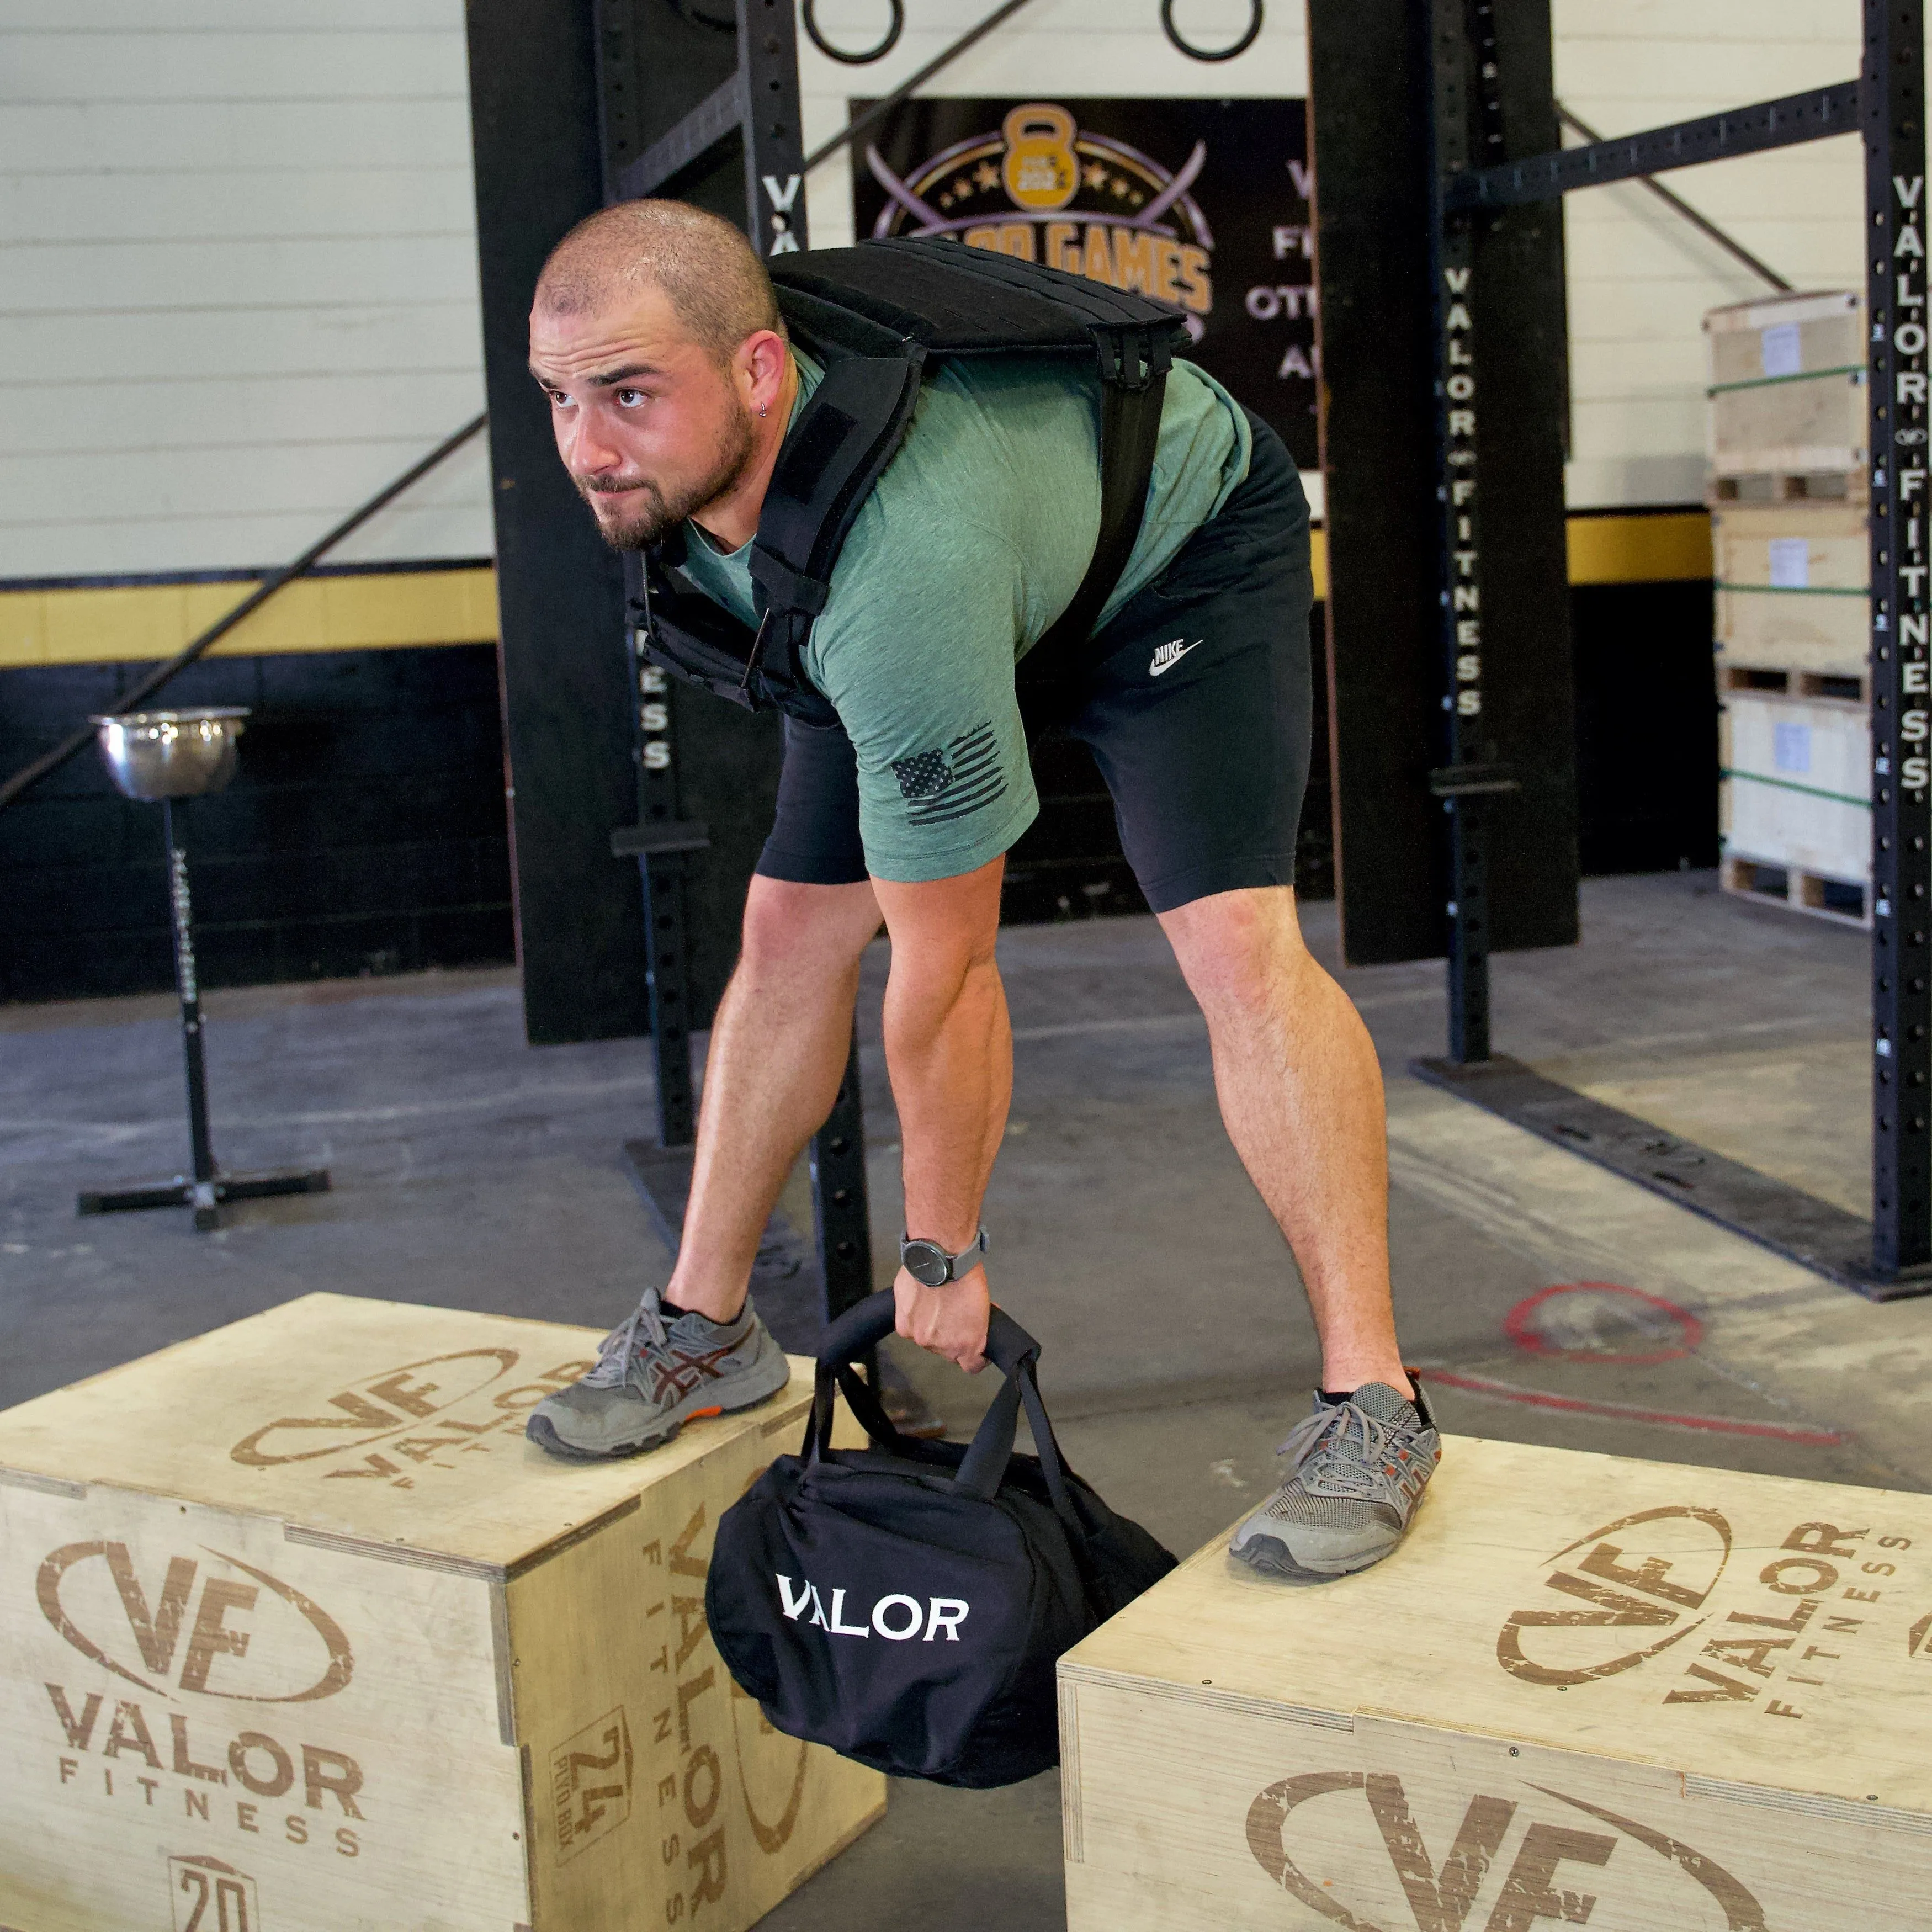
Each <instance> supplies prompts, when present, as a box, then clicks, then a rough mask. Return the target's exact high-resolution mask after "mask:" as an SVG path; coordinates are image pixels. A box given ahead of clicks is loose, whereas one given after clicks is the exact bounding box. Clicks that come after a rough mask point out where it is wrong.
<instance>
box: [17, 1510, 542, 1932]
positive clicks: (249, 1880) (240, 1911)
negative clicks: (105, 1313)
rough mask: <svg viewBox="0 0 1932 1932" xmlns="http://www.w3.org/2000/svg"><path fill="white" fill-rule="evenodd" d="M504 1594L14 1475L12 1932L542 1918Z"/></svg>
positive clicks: (462, 1927) (277, 1531) (461, 1930)
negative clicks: (500, 1619)
mask: <svg viewBox="0 0 1932 1932" xmlns="http://www.w3.org/2000/svg"><path fill="white" fill-rule="evenodd" d="M496 1587H497V1586H492V1585H490V1583H487V1582H486V1581H484V1580H482V1579H481V1578H478V1577H474V1576H471V1575H466V1574H452V1573H451V1572H450V1571H447V1570H441V1569H435V1568H428V1567H425V1566H424V1565H421V1564H417V1563H409V1562H374V1561H372V1560H371V1559H368V1557H366V1556H345V1555H344V1554H343V1553H340V1552H338V1551H335V1550H324V1549H317V1548H315V1547H305V1546H303V1545H302V1544H300V1543H298V1542H296V1541H292V1540H291V1539H290V1538H289V1537H288V1536H287V1535H286V1534H285V1533H284V1526H283V1525H281V1524H280V1523H275V1522H273V1521H272V1520H269V1519H267V1518H265V1517H260V1516H258V1515H254V1514H241V1513H236V1512H231V1511H225V1510H220V1509H217V1508H208V1507H207V1506H205V1505H200V1504H184V1503H175V1502H161V1501H160V1500H157V1499H154V1498H151V1497H148V1496H140V1495H138V1494H135V1493H131V1492H129V1491H126V1490H109V1489H95V1490H91V1491H89V1492H88V1493H85V1494H83V1495H73V1494H62V1493H56V1492H55V1491H52V1490H33V1489H28V1488H25V1487H21V1486H20V1484H19V1482H18V1481H6V1480H0V1924H5V1925H7V1926H17V1927H19V1928H20V1932H139V1928H143V1927H156V1928H166V1927H170V1926H172V1927H175V1928H177V1932H180V1928H184V1927H187V1925H188V1924H190V1921H192V1922H193V1923H194V1924H196V1927H197V1928H198V1932H220V1928H223V1927H226V1932H244V1927H246V1932H279V1928H290V1932H293V1928H296V1927H303V1926H309V1927H322V1926H327V1927H329V1928H330V1932H380V1928H385V1927H395V1926H401V1925H407V1926H409V1927H411V1928H412V1932H469V1928H472V1927H484V1926H487V1927H493V1928H496V1932H509V1928H510V1927H511V1925H512V1924H514V1922H516V1921H520V1920H527V1919H528V1918H529V1912H528V1909H527V1903H526V1900H527V1891H526V1885H525V1879H524V1871H525V1860H524V1848H523V1817H522V1803H521V1799H520V1771H519V1765H518V1758H517V1751H516V1749H515V1743H514V1739H513V1738H512V1737H511V1736H507V1735H506V1734H505V1730H506V1725H505V1720H506V1718H507V1715H508V1713H507V1711H506V1709H505V1701H504V1700H503V1698H502V1696H501V1695H500V1694H499V1673H498V1669H497V1657H496V1649H497V1645H496V1634H495V1630H494V1626H493V1619H492V1613H491V1598H492V1596H493V1595H495V1594H496ZM197 1904H200V1905H202V1906H205V1909H204V1910H203V1911H202V1916H201V1917H200V1918H199V1919H198V1920H196V1919H193V1912H194V1909H195V1908H196V1906H197Z"/></svg>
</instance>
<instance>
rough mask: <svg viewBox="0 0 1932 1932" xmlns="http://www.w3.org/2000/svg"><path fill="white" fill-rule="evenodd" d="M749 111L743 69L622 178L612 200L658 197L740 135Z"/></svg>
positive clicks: (628, 167) (642, 157)
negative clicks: (728, 139) (726, 141)
mask: <svg viewBox="0 0 1932 1932" xmlns="http://www.w3.org/2000/svg"><path fill="white" fill-rule="evenodd" d="M745 111H746V104H745V71H744V69H743V68H739V70H738V71H737V72H736V74H733V76H732V77H731V78H730V80H727V81H726V82H725V83H724V85H723V86H721V87H717V88H714V89H712V92H710V93H709V94H707V95H706V96H705V97H704V98H703V100H702V101H700V102H699V103H698V104H697V106H696V107H694V108H693V109H692V110H691V112H690V113H688V114H687V115H685V117H684V118H683V119H682V121H679V123H678V124H677V125H676V127H673V129H672V130H670V133H668V134H666V135H664V136H663V137H662V138H661V139H658V140H655V141H653V142H652V143H651V145H649V147H648V148H646V149H645V150H644V151H643V153H642V154H640V155H639V156H638V157H637V159H636V160H634V161H632V162H631V163H630V164H629V165H628V166H627V167H625V169H623V170H622V172H620V173H619V175H618V176H617V181H616V193H615V194H614V195H613V196H612V199H613V200H616V201H636V200H640V199H642V198H643V196H646V195H649V194H655V193H657V191H658V189H660V188H661V187H664V185H665V184H667V182H670V181H675V180H676V178H677V177H678V176H679V175H681V174H682V173H683V172H684V171H685V169H686V168H688V167H690V166H691V165H692V164H693V163H695V162H697V161H701V160H703V158H704V157H705V156H706V154H709V153H710V151H711V150H712V148H715V147H716V146H717V145H718V142H721V141H722V140H723V139H724V138H725V137H726V136H727V135H731V134H735V133H737V132H738V131H739V129H740V128H741V127H742V126H743V125H744V123H745Z"/></svg>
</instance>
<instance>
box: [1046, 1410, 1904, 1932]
mask: <svg viewBox="0 0 1932 1932" xmlns="http://www.w3.org/2000/svg"><path fill="white" fill-rule="evenodd" d="M1928 1631H1932V1499H1928V1498H1926V1497H1924V1496H1912V1495H1906V1494H1900V1493H1894V1492H1886V1491H1880V1490H1867V1489H1856V1488H1848V1487H1841V1486H1839V1485H1836V1484H1823V1483H1803V1482H1793V1481H1783V1480H1779V1479H1776V1478H1768V1477H1763V1476H1754V1475H1742V1474H1739V1473H1736V1472H1729V1471H1722V1470H1717V1469H1684V1468H1678V1467H1675V1466H1670V1465H1667V1464H1662V1463H1643V1462H1634V1461H1629V1460H1623V1459H1621V1458H1618V1457H1609V1456H1598V1455H1580V1454H1574V1453H1573V1452H1569V1451H1562V1450H1555V1449H1541V1448H1530V1447H1528V1446H1526V1445H1516V1444H1509V1443H1501V1442H1479V1441H1473V1440H1469V1439H1460V1438H1451V1439H1450V1440H1449V1441H1448V1442H1447V1443H1445V1448H1444V1457H1443V1461H1442V1466H1441V1467H1440V1469H1439V1471H1438V1472H1437V1474H1436V1479H1435V1481H1434V1482H1433V1484H1431V1486H1430V1492H1429V1494H1428V1496H1427V1498H1426V1499H1425V1500H1424V1503H1423V1505H1422V1507H1421V1511H1420V1512H1419V1514H1418V1517H1417V1518H1416V1520H1415V1523H1414V1526H1413V1527H1412V1529H1411V1532H1410V1534H1409V1538H1408V1540H1407V1541H1406V1542H1405V1543H1404V1544H1403V1546H1402V1547H1401V1548H1400V1550H1397V1553H1395V1554H1394V1556H1391V1557H1390V1558H1389V1559H1388V1561H1386V1562H1384V1563H1382V1565H1379V1566H1378V1567H1376V1568H1374V1569H1371V1570H1369V1571H1364V1572H1363V1573H1362V1574H1360V1575H1358V1576H1355V1577H1347V1578H1344V1579H1342V1580H1339V1581H1337V1582H1334V1583H1328V1584H1326V1585H1324V1586H1321V1587H1320V1588H1318V1589H1294V1588H1292V1587H1289V1586H1285V1585H1283V1584H1282V1583H1276V1582H1273V1581H1271V1580H1268V1579H1266V1578H1264V1577H1258V1576H1256V1575H1255V1574H1253V1573H1252V1572H1250V1571H1246V1570H1244V1569H1242V1568H1241V1567H1240V1566H1238V1565H1235V1564H1234V1563H1232V1562H1231V1561H1230V1560H1229V1558H1228V1556H1227V1555H1226V1550H1225V1547H1224V1540H1223V1539H1222V1538H1216V1539H1215V1541H1214V1542H1212V1543H1211V1544H1208V1546H1207V1547H1206V1548H1205V1549H1204V1550H1202V1551H1200V1552H1199V1553H1198V1554H1197V1555H1196V1556H1194V1557H1193V1558H1192V1559H1190V1561H1189V1562H1187V1563H1186V1564H1184V1565H1182V1566H1181V1568H1180V1569H1178V1571H1175V1572H1174V1573H1173V1574H1172V1575H1170V1576H1169V1577H1166V1578H1165V1579H1163V1581H1162V1582H1160V1583H1157V1585H1156V1586H1154V1589H1152V1590H1151V1591H1149V1592H1148V1593H1147V1594H1146V1595H1145V1596H1143V1597H1142V1598H1140V1599H1139V1601H1136V1603H1134V1604H1132V1605H1130V1607H1128V1608H1127V1610H1125V1611H1124V1612H1123V1613H1121V1615H1120V1616H1117V1617H1115V1619H1113V1620H1112V1622H1109V1623H1108V1624H1106V1625H1103V1627H1102V1628H1100V1630H1099V1631H1096V1632H1095V1633H1094V1635H1092V1636H1091V1637H1088V1639H1087V1640H1085V1642H1084V1643H1082V1644H1080V1645H1079V1646H1077V1647H1076V1649H1073V1651H1071V1652H1069V1653H1068V1654H1067V1656H1066V1657H1065V1658H1063V1659H1062V1660H1061V1666H1060V1683H1061V1760H1062V1773H1061V1778H1062V1794H1063V1796H1062V1807H1061V1813H1062V1819H1063V1823H1064V1835H1065V1855H1066V1870H1067V1924H1068V1927H1069V1928H1070V1932H1155V1928H1157V1927H1158V1928H1160V1932H1210V1928H1211V1932H1329V1928H1331V1927H1334V1926H1336V1925H1338V1924H1339V1925H1342V1926H1345V1927H1355V1928H1357V1932H1407V1928H1414V1927H1421V1928H1423V1932H1476V1928H1478V1927H1488V1928H1490V1932H1496V1928H1499V1927H1502V1928H1509V1932H1532V1927H1537V1926H1541V1925H1542V1924H1544V1923H1545V1922H1546V1921H1547V1922H1550V1923H1552V1924H1554V1923H1556V1922H1558V1921H1564V1922H1568V1923H1570V1924H1582V1923H1583V1922H1584V1921H1586V1920H1587V1921H1589V1924H1590V1925H1591V1927H1592V1928H1593V1932H1724V1928H1726V1927H1729V1928H1730V1932H1748V1928H1750V1927H1759V1928H1763V1927H1775V1928H1779V1932H1784V1928H1792V1932H1796V1929H1797V1928H1800V1927H1802V1928H1803V1932H1922V1928H1923V1927H1924V1926H1925V1925H1926V1924H1927V1923H1928V1922H1932V1653H1928Z"/></svg>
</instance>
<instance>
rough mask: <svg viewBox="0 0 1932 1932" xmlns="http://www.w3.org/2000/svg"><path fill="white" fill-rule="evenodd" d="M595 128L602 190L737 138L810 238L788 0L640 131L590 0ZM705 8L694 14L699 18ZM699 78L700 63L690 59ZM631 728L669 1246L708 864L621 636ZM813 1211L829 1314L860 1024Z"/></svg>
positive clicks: (663, 170) (645, 182)
mask: <svg viewBox="0 0 1932 1932" xmlns="http://www.w3.org/2000/svg"><path fill="white" fill-rule="evenodd" d="M592 5H593V8H594V16H595V26H596V33H597V46H598V83H599V86H598V92H599V97H600V104H601V113H602V121H603V153H604V200H605V202H606V204H607V205H608V204H610V203H611V202H619V201H628V200H632V199H637V198H638V197H640V196H646V195H651V194H656V193H663V192H664V191H666V190H670V189H674V188H676V187H679V186H680V185H682V184H683V182H684V181H685V180H687V179H688V178H690V177H691V176H692V175H694V173H697V172H700V171H703V170H704V169H707V168H715V166H718V165H719V164H720V163H721V162H722V161H724V160H726V159H727V157H728V147H729V144H730V143H733V142H736V144H737V145H738V148H739V152H740V154H741V157H742V164H743V172H744V184H745V219H744V226H745V232H746V233H747V234H748V236H750V237H751V242H752V244H753V245H754V247H755V248H757V251H758V252H759V253H760V255H762V256H764V257H767V258H769V257H772V256H774V255H781V254H789V253H790V252H792V251H796V250H799V249H802V248H805V247H806V246H808V230H807V226H806V221H805V187H804V181H805V151H804V145H803V137H802V113H801V109H800V105H799V79H798V44H797V31H796V21H795V17H794V11H793V5H792V0H736V37H735V52H736V60H735V65H733V68H732V70H731V71H730V74H729V75H728V76H727V78H726V79H725V80H724V81H723V82H721V83H720V84H719V85H718V86H715V88H713V89H712V90H711V91H710V92H709V93H706V94H704V95H703V96H702V98H700V100H698V101H697V103H696V104H695V105H694V106H693V107H691V108H690V109H689V110H688V111H687V112H686V113H685V114H684V115H682V118H679V119H678V120H676V121H675V122H674V123H673V124H672V125H671V126H670V128H669V129H668V130H667V131H665V132H663V133H659V134H658V136H656V137H655V139H651V140H649V141H646V139H644V138H643V135H644V130H645V128H646V126H647V125H648V124H649V122H648V118H647V117H646V111H645V107H644V104H643V103H642V102H641V101H640V99H639V98H638V90H637V86H636V85H635V83H634V76H635V75H636V74H637V71H638V68H637V55H638V52H639V51H640V49H639V48H638V46H637V44H636V42H637V37H638V36H639V35H640V34H645V35H646V36H647V35H648V33H649V26H648V25H647V23H645V22H643V20H640V12H641V11H642V10H641V9H640V7H639V6H638V5H637V0H592ZM693 71H695V70H693ZM625 563H626V569H625V580H626V587H627V589H628V592H629V593H630V594H631V596H632V597H634V598H635V597H637V596H638V595H640V592H641V588H642V577H641V571H640V568H638V564H637V559H635V558H628V559H625ZM630 643H631V661H632V673H633V691H634V700H635V718H636V726H637V735H636V751H635V755H636V759H637V824H636V825H634V826H624V827H622V828H620V829H618V830H616V831H615V832H613V833H612V835H611V841H610V844H611V850H612V851H613V853H617V854H619V855H620V856H634V857H635V858H636V859H637V865H638V871H639V872H640V875H641V878H642V882H643V895H644V922H645V940H646V950H647V956H648V959H649V987H650V1008H651V1031H652V1045H653V1049H654V1052H655V1064H656V1073H657V1094H658V1134H657V1139H656V1142H655V1145H653V1144H652V1143H650V1142H644V1141H632V1142H628V1143H627V1144H626V1147H625V1152H626V1153H627V1154H628V1156H629V1157H630V1159H631V1165H632V1167H633V1169H634V1172H635V1174H636V1176H637V1182H638V1185H639V1187H640V1189H641V1190H642V1191H643V1195H644V1198H645V1199H646V1202H647V1203H648V1204H649V1207H650V1208H651V1210H652V1214H653V1215H654V1217H655V1219H656V1220H657V1221H658V1224H659V1232H661V1234H662V1235H663V1236H664V1239H665V1241H667V1244H669V1245H670V1247H673V1249H674V1248H675V1247H676V1245H677V1243H678V1241H679V1238H680V1236H681V1235H682V1229H683V1221H684V1210H685V1202H686V1199H687V1198H688V1194H689V1192H690V1187H691V1158H692V1148H693V1143H694V1139H695V1135H696V1128H697V1111H696V1106H695V1103H694V1090H693V1083H692V1080H691V1041H690V1034H691V1023H690V1010H691V979H690V973H689V964H690V959H689V930H690V928H689V907H688V904H687V901H688V891H687V886H688V880H689V868H691V866H693V865H697V864H701V863H702V862H703V858H702V855H703V853H704V852H705V850H706V849H707V848H708V847H709V844H710V832H709V827H708V826H707V825H706V823H705V822H704V821H703V820H697V819H692V818H688V817H686V816H685V807H686V805H687V803H688V802H695V801H694V800H688V799H687V796H686V789H685V779H684V761H683V759H682V756H681V747H680V744H679V730H678V723H679V707H680V706H681V704H682V703H685V702H686V701H688V694H685V693H684V692H682V691H679V690H677V689H676V688H674V682H673V680H672V679H669V678H667V677H666V676H665V675H664V673H663V672H662V671H661V670H658V669H657V668H656V667H655V666H653V665H652V664H649V663H647V662H646V661H645V659H644V657H643V653H642V651H641V649H640V646H639V640H638V639H637V636H636V634H632V636H631V640H630ZM811 1184H812V1207H813V1220H814V1224H815V1226H816V1230H817V1260H818V1265H819V1271H820V1280H821V1283H822V1286H823V1304H822V1310H821V1312H822V1313H823V1317H824V1319H826V1320H829V1319H832V1317H834V1316H837V1315H838V1314H840V1313H842V1312H843V1311H844V1310H846V1309H847V1308H849V1307H851V1306H852V1305H853V1304H854V1303H855V1302H857V1301H862V1299H863V1298H865V1296H867V1295H870V1294H871V1292H872V1250H871V1231H870V1225H869V1221H868V1214H867V1202H866V1191H865V1124H864V1116H863V1109H862V1097H861V1094H860V1089H859V1043H858V1036H857V1033H856V1029H855V1031H854V1032H853V1038H852V1043H851V1046H850V1051H849V1053H848V1055H847V1061H846V1067H845V1075H844V1079H843V1080H842V1081H841V1082H840V1084H839V1088H838V1095H837V1097H836V1098H835V1100H834V1101H833V1103H832V1111H831V1112H830V1114H829V1115H828V1116H827V1118H826V1121H825V1124H824V1125H823V1127H820V1130H818V1132H817V1134H816V1135H815V1136H814V1137H813V1139H812V1142H811Z"/></svg>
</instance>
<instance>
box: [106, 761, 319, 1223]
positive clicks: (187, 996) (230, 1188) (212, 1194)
mask: <svg viewBox="0 0 1932 1932" xmlns="http://www.w3.org/2000/svg"><path fill="white" fill-rule="evenodd" d="M160 805H161V835H162V837H163V839H164V841H166V846H167V853H168V906H169V913H170V916H171V918H172V924H173V928H174V944H175V990H176V991H177V992H178V994H179V995H180V996H181V1057H182V1058H183V1060H184V1061H185V1062H186V1064H187V1132H188V1145H189V1148H190V1154H191V1158H192V1160H193V1174H192V1175H176V1176H175V1178H174V1179H173V1180H172V1181H165V1182H163V1183H161V1184H159V1185H158V1186H156V1187H123V1188H115V1189H113V1190H110V1191H109V1192H107V1193H98V1194H97V1193H84V1194H83V1195H82V1196H80V1199H79V1202H77V1208H78V1211H79V1212H80V1213H81V1214H121V1213H125V1212H127V1211H130V1210H132V1209H135V1208H193V1210H194V1225H195V1226H196V1229H199V1231H200V1232H202V1233H204V1234H205V1233H206V1232H208V1231H209V1230H210V1229H214V1228H218V1227H220V1225H221V1203H222V1202H224V1201H263V1200H266V1199H269V1197H270V1196H274V1195H278V1194H326V1193H328V1192H329V1171H328V1169H326V1168H312V1169H309V1170H308V1172H304V1173H292V1174H228V1175H224V1174H223V1173H221V1172H220V1171H219V1170H218V1169H217V1168H216V1166H215V1164H214V1143H213V1142H212V1140H211V1138H210V1136H209V1133H208V1064H207V1061H206V1059H205V1057H204V1055H203V1054H202V1044H201V987H200V983H199V979H198V978H197V977H196V971H195V963H194V934H193V904H192V902H191V901H190V898H189V896H188V886H187V853H186V852H185V851H184V850H183V849H182V847H181V844H180V843H179V842H178V841H177V839H176V838H175V814H174V801H173V800H172V799H166V798H164V799H162V800H161V802H160Z"/></svg>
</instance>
